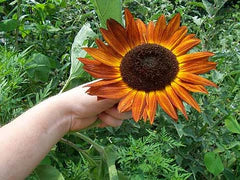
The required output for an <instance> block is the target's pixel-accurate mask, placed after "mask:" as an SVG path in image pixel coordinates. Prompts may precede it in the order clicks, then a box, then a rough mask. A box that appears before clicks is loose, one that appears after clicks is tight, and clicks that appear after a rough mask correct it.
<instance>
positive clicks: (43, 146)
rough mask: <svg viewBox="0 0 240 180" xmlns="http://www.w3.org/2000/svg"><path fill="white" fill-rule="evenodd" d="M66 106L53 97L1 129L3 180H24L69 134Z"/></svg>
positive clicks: (0, 143) (0, 161)
mask: <svg viewBox="0 0 240 180" xmlns="http://www.w3.org/2000/svg"><path fill="white" fill-rule="evenodd" d="M63 106H64V103H61V100H60V99H59V98H58V97H57V96H56V97H52V98H50V99H48V100H46V101H44V102H42V103H40V104H39V105H37V106H35V107H34V108H32V109H30V110H29V111H27V112H25V113H24V114H22V115H21V116H20V117H18V118H17V119H15V120H14V121H12V122H11V123H9V124H7V125H5V126H3V127H2V128H0V156H1V157H0V179H24V178H25V177H26V176H27V175H28V174H29V173H31V171H32V170H33V169H34V168H35V167H36V166H37V164H39V162H40V161H41V160H42V159H43V158H44V156H45V155H46V154H47V153H48V152H49V151H50V149H51V147H52V146H53V145H54V144H56V143H57V142H58V141H59V139H60V138H61V137H62V136H63V135H64V134H65V133H67V131H68V130H69V126H70V123H69V122H70V121H69V118H70V116H69V115H68V113H67V112H65V111H64V108H62V107H63Z"/></svg>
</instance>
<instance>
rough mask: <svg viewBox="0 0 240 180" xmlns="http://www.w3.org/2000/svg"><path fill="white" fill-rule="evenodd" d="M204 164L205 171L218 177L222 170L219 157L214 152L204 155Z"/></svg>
mask: <svg viewBox="0 0 240 180" xmlns="http://www.w3.org/2000/svg"><path fill="white" fill-rule="evenodd" d="M204 163H205V166H206V168H207V170H208V171H209V172H211V173H213V174H214V175H215V176H217V175H219V174H220V173H221V172H222V171H223V170H224V166H223V163H222V160H221V158H220V156H219V155H218V154H216V153H214V152H208V153H206V154H205V155H204Z"/></svg>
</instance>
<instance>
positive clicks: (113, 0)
mask: <svg viewBox="0 0 240 180" xmlns="http://www.w3.org/2000/svg"><path fill="white" fill-rule="evenodd" d="M91 2H92V3H93V5H94V7H95V10H96V12H97V14H98V18H99V20H100V22H101V26H102V27H103V28H106V22H107V20H108V19H110V18H112V19H115V20H116V21H118V22H119V23H120V24H122V5H121V4H122V2H121V0H91Z"/></svg>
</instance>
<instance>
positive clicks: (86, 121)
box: [70, 116, 97, 131]
mask: <svg viewBox="0 0 240 180" xmlns="http://www.w3.org/2000/svg"><path fill="white" fill-rule="evenodd" d="M96 119H97V116H93V117H88V118H80V119H78V118H75V119H74V121H72V122H71V126H70V131H77V130H80V129H84V128H87V127H88V126H90V125H91V124H93V123H94V122H95V121H96Z"/></svg>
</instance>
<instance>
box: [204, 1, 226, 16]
mask: <svg viewBox="0 0 240 180" xmlns="http://www.w3.org/2000/svg"><path fill="white" fill-rule="evenodd" d="M227 1H228V0H214V5H213V4H211V3H210V2H209V1H208V0H202V2H203V5H204V7H205V10H206V11H207V13H208V14H209V15H210V16H212V17H213V16H215V15H216V14H217V13H218V11H219V10H220V9H221V8H222V7H223V5H224V4H225V3H226V2H227Z"/></svg>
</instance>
